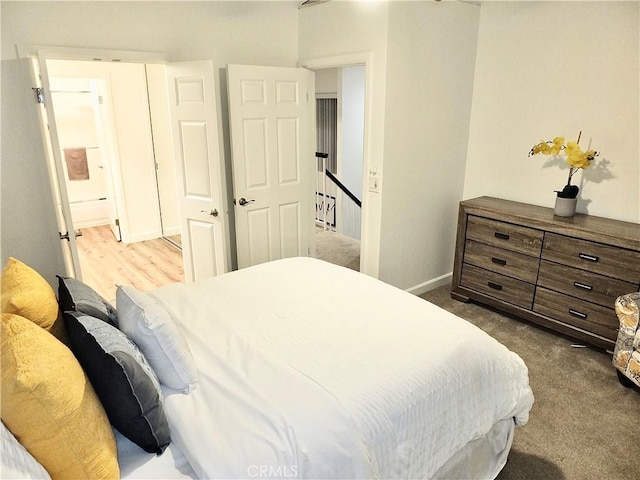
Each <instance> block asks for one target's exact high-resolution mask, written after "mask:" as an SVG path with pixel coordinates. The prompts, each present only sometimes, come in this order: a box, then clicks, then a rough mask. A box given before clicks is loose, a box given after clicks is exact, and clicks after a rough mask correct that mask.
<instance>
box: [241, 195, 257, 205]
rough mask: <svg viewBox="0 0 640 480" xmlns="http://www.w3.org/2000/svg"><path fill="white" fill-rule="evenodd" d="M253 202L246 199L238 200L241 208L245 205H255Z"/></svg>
mask: <svg viewBox="0 0 640 480" xmlns="http://www.w3.org/2000/svg"><path fill="white" fill-rule="evenodd" d="M253 202H255V200H247V199H246V198H244V197H242V198H241V199H240V200H238V203H239V204H240V206H241V207H244V206H245V205H249V204H250V203H253Z"/></svg>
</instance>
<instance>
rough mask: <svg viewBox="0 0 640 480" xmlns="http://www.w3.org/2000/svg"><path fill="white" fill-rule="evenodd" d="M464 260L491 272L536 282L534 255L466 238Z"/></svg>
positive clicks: (536, 271) (536, 270)
mask: <svg viewBox="0 0 640 480" xmlns="http://www.w3.org/2000/svg"><path fill="white" fill-rule="evenodd" d="M464 261H465V262H466V263H469V264H471V265H475V266H477V267H482V268H484V269H486V270H491V271H492V272H496V273H500V274H502V275H507V276H509V277H513V278H517V279H518V280H522V281H525V282H529V283H536V278H537V276H538V262H539V260H538V259H537V258H536V257H530V256H529V255H524V254H522V253H517V252H513V251H511V250H505V249H503V248H498V247H494V246H492V245H486V244H484V243H480V242H476V241H475V240H467V241H466V244H465V249H464Z"/></svg>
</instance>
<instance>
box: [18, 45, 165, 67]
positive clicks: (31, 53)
mask: <svg viewBox="0 0 640 480" xmlns="http://www.w3.org/2000/svg"><path fill="white" fill-rule="evenodd" d="M16 52H17V55H18V58H34V57H37V56H38V55H40V56H43V57H45V58H47V59H55V60H83V61H96V62H98V61H102V62H114V63H115V62H126V63H168V60H167V58H166V56H165V55H164V54H163V53H159V52H135V51H129V50H105V49H99V48H77V47H54V46H50V45H29V44H27V45H16Z"/></svg>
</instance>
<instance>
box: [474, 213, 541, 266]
mask: <svg viewBox="0 0 640 480" xmlns="http://www.w3.org/2000/svg"><path fill="white" fill-rule="evenodd" d="M543 236H544V233H543V232H542V231H541V230H536V229H535V228H528V227H521V226H518V225H513V224H511V223H505V222H500V221H497V220H489V219H488V218H483V217H477V216H475V215H469V217H468V219H467V239H470V240H476V241H478V242H482V243H486V244H487V245H493V246H496V247H500V248H505V249H507V250H511V251H513V252H519V253H524V254H526V255H531V256H534V257H540V250H541V248H542V238H543Z"/></svg>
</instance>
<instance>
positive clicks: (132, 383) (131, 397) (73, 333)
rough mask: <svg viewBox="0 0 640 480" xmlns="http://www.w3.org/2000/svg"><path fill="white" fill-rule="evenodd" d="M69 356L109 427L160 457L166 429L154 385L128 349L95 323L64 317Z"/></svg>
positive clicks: (118, 335) (136, 353) (111, 330)
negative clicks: (87, 382) (72, 356)
mask: <svg viewBox="0 0 640 480" xmlns="http://www.w3.org/2000/svg"><path fill="white" fill-rule="evenodd" d="M63 315H64V321H65V324H66V326H67V331H68V332H69V339H70V341H71V350H72V351H73V353H74V354H75V356H76V358H77V359H78V360H79V361H80V364H81V365H82V367H83V368H84V370H85V372H87V376H88V377H89V380H91V383H92V384H93V388H95V390H96V393H97V394H98V397H99V398H100V401H101V402H102V405H104V409H105V411H106V412H107V416H108V417H109V420H110V421H111V424H112V425H113V426H114V427H115V428H117V429H118V430H119V431H120V433H122V435H124V436H125V437H127V438H128V439H129V440H131V441H132V442H134V443H136V444H137V445H139V446H140V447H141V448H143V449H144V450H145V451H147V452H150V453H157V454H161V453H162V452H163V451H164V449H165V448H166V447H167V445H169V441H170V436H169V425H168V423H167V418H166V416H165V413H164V405H163V402H162V392H161V391H160V384H159V383H158V379H157V378H156V376H155V374H154V373H153V370H152V369H151V367H150V366H149V364H148V363H147V361H146V360H145V358H144V355H142V353H141V352H140V350H138V348H137V347H136V346H135V344H134V343H132V342H131V340H129V339H128V338H127V337H126V335H125V334H124V333H122V332H121V331H120V330H118V329H117V328H115V327H113V326H111V325H109V324H108V323H107V322H104V321H102V320H100V319H98V318H94V317H91V316H89V315H85V314H83V313H80V312H64V313H63Z"/></svg>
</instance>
